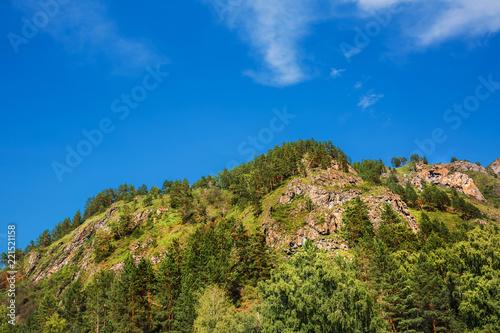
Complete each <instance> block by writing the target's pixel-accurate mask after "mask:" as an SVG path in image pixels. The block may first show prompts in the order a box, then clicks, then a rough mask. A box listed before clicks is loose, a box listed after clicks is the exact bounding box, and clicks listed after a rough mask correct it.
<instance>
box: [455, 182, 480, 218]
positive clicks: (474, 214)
mask: <svg viewBox="0 0 500 333" xmlns="http://www.w3.org/2000/svg"><path fill="white" fill-rule="evenodd" d="M451 205H452V206H453V208H455V209H457V210H459V211H460V212H461V213H462V218H463V219H464V220H468V219H474V218H480V217H482V216H483V214H482V213H481V211H480V210H479V209H478V208H477V207H476V206H474V205H473V204H471V203H470V202H467V201H465V200H464V199H463V198H462V197H461V196H460V195H459V194H458V192H457V190H455V189H452V191H451Z"/></svg>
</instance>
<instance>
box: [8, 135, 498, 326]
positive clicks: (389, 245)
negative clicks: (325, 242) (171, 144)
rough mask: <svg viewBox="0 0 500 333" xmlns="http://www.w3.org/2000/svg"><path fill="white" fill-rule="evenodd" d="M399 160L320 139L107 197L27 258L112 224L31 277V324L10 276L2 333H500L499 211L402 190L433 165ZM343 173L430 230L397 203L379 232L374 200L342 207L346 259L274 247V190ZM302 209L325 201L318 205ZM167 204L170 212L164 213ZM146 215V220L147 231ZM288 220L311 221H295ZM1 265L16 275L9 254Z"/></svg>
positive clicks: (24, 291) (385, 211)
mask: <svg viewBox="0 0 500 333" xmlns="http://www.w3.org/2000/svg"><path fill="white" fill-rule="evenodd" d="M392 163H393V167H392V168H391V167H388V166H385V165H384V163H383V162H382V161H381V160H378V161H375V160H362V161H360V162H352V161H351V159H350V158H349V157H348V156H347V155H346V154H345V153H344V152H343V151H342V150H341V149H340V148H338V147H335V146H334V145H333V144H332V143H331V142H330V141H328V142H318V141H315V140H314V139H311V140H300V141H297V142H292V143H284V144H283V145H282V146H276V147H275V148H273V149H271V150H269V151H268V152H267V153H266V154H262V155H259V156H256V157H255V159H254V160H253V161H251V162H248V163H243V164H241V165H239V166H237V167H235V168H234V169H232V170H227V169H225V170H223V171H221V172H219V173H218V174H217V175H209V176H204V177H201V178H200V179H199V180H197V181H196V182H194V183H193V184H190V183H189V182H188V181H187V180H186V179H184V180H169V179H167V180H165V182H164V183H163V184H162V186H161V188H160V187H156V186H153V187H151V188H150V189H148V187H147V186H146V185H142V186H140V187H137V188H136V187H134V186H133V185H128V184H123V185H120V186H118V187H117V188H108V189H105V190H103V191H102V192H100V193H98V194H97V195H95V196H94V197H91V198H89V199H88V200H87V202H86V203H85V207H84V210H83V214H81V212H80V210H78V211H77V212H76V213H75V215H74V217H73V218H69V217H68V218H65V219H63V220H62V221H61V222H59V223H58V224H56V225H55V227H54V228H53V229H52V230H49V229H47V230H45V231H44V232H43V233H42V234H40V236H39V237H38V238H37V239H36V240H34V241H32V242H31V243H30V244H29V245H28V246H27V247H26V248H25V249H17V250H16V256H17V260H18V266H19V267H22V268H25V267H28V266H29V261H30V258H33V257H36V258H40V259H38V260H40V261H42V260H47V261H46V262H44V263H43V264H39V267H35V268H33V270H35V271H36V270H37V269H40V271H42V268H43V265H44V264H45V263H47V265H49V261H50V260H52V259H50V258H51V256H57V255H60V252H61V249H62V248H63V247H64V246H65V245H66V244H70V243H71V241H73V240H74V239H77V238H78V235H80V234H79V233H82V232H83V231H84V230H87V229H86V228H88V226H90V225H94V224H95V223H98V222H99V221H105V224H106V228H104V227H102V226H101V227H100V229H99V230H96V231H95V232H94V233H93V234H91V235H90V236H89V239H88V240H86V241H84V242H83V243H82V244H85V246H88V250H87V248H84V247H83V246H82V247H81V248H77V249H75V252H78V253H77V254H76V255H75V257H74V258H77V259H75V261H74V262H73V263H71V264H67V265H66V266H64V267H59V266H57V267H58V270H57V271H56V272H55V273H53V274H52V273H51V274H52V275H47V276H46V277H45V278H43V279H39V280H38V281H36V282H34V281H33V279H32V277H33V275H29V274H31V272H28V270H27V269H25V270H24V271H22V268H21V269H20V270H21V271H22V274H19V276H18V281H16V284H17V296H16V297H17V311H18V312H17V313H16V316H17V318H16V321H17V324H16V325H11V324H9V317H8V314H9V309H8V308H7V295H6V291H7V289H8V281H7V280H6V278H7V276H8V274H7V271H8V267H4V269H3V271H2V272H1V274H2V275H1V278H0V288H2V296H0V302H1V303H2V305H1V306H0V312H1V319H0V332H434V333H435V332H500V296H499V295H500V292H499V291H500V277H499V275H500V229H499V227H498V222H499V221H497V220H496V219H495V218H493V217H491V216H492V215H488V214H487V213H488V212H489V211H486V210H485V209H483V206H484V207H488V209H490V208H491V210H492V211H495V212H497V210H496V209H497V207H498V206H494V205H493V204H488V206H486V204H478V203H476V201H474V200H472V199H471V198H470V197H468V196H466V195H464V194H463V193H460V192H459V191H457V190H456V189H447V188H444V187H442V186H438V185H436V184H433V183H426V182H425V181H422V182H421V189H417V188H415V187H414V186H413V185H412V184H411V183H409V182H408V183H406V184H402V182H401V179H400V178H401V177H399V174H398V168H400V167H403V166H405V165H406V167H407V168H410V169H411V168H415V165H419V164H424V165H426V164H428V162H427V160H426V159H425V157H420V156H414V155H412V156H411V157H410V160H409V161H408V160H407V159H406V158H401V157H397V158H394V159H393V161H392ZM334 164H335V166H336V168H337V169H336V170H337V171H338V172H339V173H340V174H341V175H342V174H353V173H354V172H355V173H357V175H358V176H359V177H360V178H361V179H362V184H361V185H349V186H350V187H346V188H345V189H340V190H341V191H342V190H347V189H349V190H359V191H361V192H363V191H364V192H363V193H364V195H366V196H372V195H378V193H379V192H380V191H381V190H384V191H390V192H391V193H394V194H395V195H397V196H398V197H400V198H401V200H402V202H404V204H405V205H406V206H407V207H408V209H409V211H410V212H411V213H412V214H413V215H415V217H416V220H417V223H418V230H417V231H416V232H414V231H413V230H412V229H411V228H409V227H408V224H407V222H406V220H405V219H404V218H403V217H402V216H401V214H400V213H398V212H397V211H395V210H394V208H393V206H391V205H390V204H388V203H385V204H383V205H381V206H380V207H379V210H380V222H379V223H377V224H374V223H373V219H372V218H371V216H370V215H371V213H370V212H371V211H370V207H368V204H367V203H366V202H365V201H366V200H364V198H366V197H365V196H363V195H361V196H357V197H355V198H354V199H352V200H349V201H348V202H346V203H344V204H343V205H342V207H343V211H342V217H341V228H340V229H339V230H337V232H336V234H335V237H340V239H341V240H342V242H343V243H345V246H346V250H334V251H327V250H325V249H323V248H321V247H320V246H318V245H317V244H315V243H314V242H313V241H311V240H309V239H306V240H305V242H304V243H303V245H302V246H300V247H298V248H296V249H293V251H290V250H289V249H287V251H283V249H280V248H276V247H273V246H271V245H270V244H268V242H266V236H267V234H266V233H267V232H268V229H266V228H267V227H263V226H264V224H262V222H261V221H265V220H266V219H268V218H271V219H272V218H273V217H276V216H277V215H276V214H279V210H278V211H277V209H280V208H279V207H280V206H276V205H277V204H276V203H274V202H275V200H274V199H273V200H274V201H273V206H270V207H269V206H268V202H270V201H271V198H274V197H273V195H276V194H277V193H281V192H280V191H283V189H284V188H286V186H287V184H288V182H289V181H291V180H293V179H302V180H301V181H305V180H303V179H306V180H307V179H308V178H307V177H308V175H311V174H313V173H314V172H317V173H319V174H322V173H323V172H326V171H328V170H331V168H332V165H334ZM491 178H492V179H493V178H494V176H491ZM327 190H331V191H334V190H335V191H338V190H339V189H338V188H331V189H330V188H328V189H327ZM293 200H297V202H298V201H300V200H304V202H306V205H305V206H304V209H305V210H307V211H308V212H310V211H313V210H314V208H315V206H314V205H315V204H314V203H312V202H311V199H309V198H307V199H304V198H301V197H296V198H294V199H293ZM310 206H312V207H310ZM163 208H165V211H167V210H168V212H166V213H164V214H163V215H158V214H155V211H157V209H163ZM144 210H147V211H146V212H149V213H148V215H147V216H146V217H145V222H144V223H142V224H138V223H136V222H135V221H136V220H137V218H138V217H137V216H138V214H139V213H140V212H142V211H144ZM277 212H278V213H277ZM113 214H116V216H117V218H115V219H112V218H111V216H115V215H113ZM141 216H142V215H141ZM280 218H281V219H282V220H283V221H282V223H285V224H289V225H294V226H295V225H296V223H297V221H293V218H294V217H293V215H291V214H286V213H285V214H281V215H280ZM299 222H300V223H302V222H301V221H299ZM93 223H94V224H93ZM160 226H161V229H160ZM158 230H161V232H159V231H158ZM165 230H167V231H165ZM150 235H153V236H150ZM146 236H148V237H149V236H150V242H149V243H147V246H148V248H146V250H147V251H149V250H148V249H149V248H151V251H152V252H151V253H153V254H154V255H150V256H147V255H144V256H141V257H138V256H134V255H133V253H132V250H129V248H130V246H131V245H132V244H133V243H134V242H135V241H136V240H141V241H142V240H143V239H146ZM141 244H145V243H144V242H143V243H141ZM86 251H87V252H86ZM134 251H135V249H134ZM86 253H88V254H86ZM46 258H47V259H46ZM54 258H55V257H54ZM1 259H2V264H3V265H4V266H5V265H6V264H7V255H6V253H4V254H2V258H1ZM52 261H57V260H56V259H54V260H52ZM82 265H86V266H85V267H92V272H91V274H90V273H89V272H88V271H87V270H85V269H84V270H82V269H80V267H79V266H82ZM117 265H118V266H117ZM116 267H119V269H115V268H116ZM94 268H95V269H94Z"/></svg>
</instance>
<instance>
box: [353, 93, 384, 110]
mask: <svg viewBox="0 0 500 333" xmlns="http://www.w3.org/2000/svg"><path fill="white" fill-rule="evenodd" d="M383 97H384V94H376V93H375V92H374V91H373V90H370V91H369V92H368V93H366V94H365V95H363V96H361V98H360V99H359V102H358V107H359V108H360V109H361V111H366V110H368V108H370V107H371V106H373V105H374V104H375V103H377V102H378V101H379V100H380V99H382V98H383Z"/></svg>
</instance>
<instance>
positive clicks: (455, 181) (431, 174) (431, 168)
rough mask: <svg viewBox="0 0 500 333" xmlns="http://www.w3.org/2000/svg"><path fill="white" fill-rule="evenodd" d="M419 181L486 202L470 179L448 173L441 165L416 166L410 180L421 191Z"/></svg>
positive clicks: (454, 173)
mask: <svg viewBox="0 0 500 333" xmlns="http://www.w3.org/2000/svg"><path fill="white" fill-rule="evenodd" d="M421 179H423V180H425V181H426V182H428V183H434V184H436V185H441V186H445V187H448V188H454V189H456V190H457V191H458V192H461V193H464V194H468V195H471V196H473V197H475V198H476V199H478V200H480V201H486V199H485V198H484V197H483V195H482V194H481V192H480V191H479V189H478V188H477V186H476V184H474V180H472V178H470V177H469V176H467V175H466V174H464V173H461V172H450V170H449V169H448V168H447V167H446V166H445V165H443V164H436V165H425V164H419V165H417V176H416V177H415V178H413V179H412V185H413V186H415V187H418V188H419V189H422V185H421V183H420V180H421Z"/></svg>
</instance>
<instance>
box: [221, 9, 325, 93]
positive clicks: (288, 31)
mask: <svg viewBox="0 0 500 333" xmlns="http://www.w3.org/2000/svg"><path fill="white" fill-rule="evenodd" d="M314 2H315V0H311V1H306V0H274V1H269V0H253V1H240V0H232V1H229V0H225V1H223V0H217V1H215V2H211V5H212V6H213V8H216V12H217V14H218V17H219V18H222V19H223V20H224V22H225V23H226V24H227V25H228V26H229V27H231V28H233V29H236V30H238V31H239V32H240V33H241V35H242V36H243V38H244V39H245V40H247V41H248V42H249V43H250V45H251V46H252V50H253V51H255V52H256V53H257V54H258V56H259V57H260V58H261V59H262V60H263V64H264V66H263V67H264V68H262V69H259V70H247V71H246V72H245V74H247V75H248V76H250V77H252V78H253V79H254V80H256V81H258V82H260V83H263V84H266V85H272V86H287V85H291V84H295V83H298V82H301V81H304V80H305V79H307V77H308V75H307V73H306V70H305V69H304V66H303V65H302V60H303V59H304V58H305V56H304V54H303V51H302V49H301V47H300V42H301V41H302V40H303V39H304V37H305V36H307V35H308V34H309V28H310V24H311V23H312V22H313V21H316V20H318V19H319V18H320V17H321V15H320V14H319V13H318V11H317V10H316V9H315V4H314Z"/></svg>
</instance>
